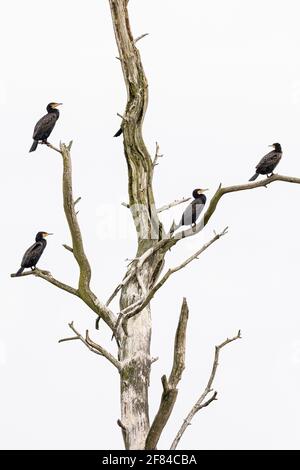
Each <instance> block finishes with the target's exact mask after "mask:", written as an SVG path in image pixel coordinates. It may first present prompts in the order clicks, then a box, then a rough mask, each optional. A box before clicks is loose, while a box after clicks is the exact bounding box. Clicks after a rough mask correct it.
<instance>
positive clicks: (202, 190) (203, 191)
mask: <svg viewBox="0 0 300 470" xmlns="http://www.w3.org/2000/svg"><path fill="white" fill-rule="evenodd" d="M200 191H201V193H205V191H208V188H205V189H200Z"/></svg>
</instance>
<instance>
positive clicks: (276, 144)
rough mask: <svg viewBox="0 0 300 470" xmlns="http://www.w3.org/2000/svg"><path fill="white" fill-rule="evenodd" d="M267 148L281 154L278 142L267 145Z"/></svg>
mask: <svg viewBox="0 0 300 470" xmlns="http://www.w3.org/2000/svg"><path fill="white" fill-rule="evenodd" d="M269 147H272V148H273V149H274V150H278V151H279V152H281V145H280V144H279V143H278V142H276V143H275V144H271V145H269Z"/></svg>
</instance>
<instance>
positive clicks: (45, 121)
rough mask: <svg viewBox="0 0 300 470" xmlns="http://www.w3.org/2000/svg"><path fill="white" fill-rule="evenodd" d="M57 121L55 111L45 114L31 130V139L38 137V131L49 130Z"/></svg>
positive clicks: (44, 131)
mask: <svg viewBox="0 0 300 470" xmlns="http://www.w3.org/2000/svg"><path fill="white" fill-rule="evenodd" d="M56 121H57V115H56V114H55V113H48V114H45V116H43V117H42V118H41V119H40V120H39V121H38V122H37V123H36V125H35V127H34V131H33V139H35V140H38V139H36V137H38V134H39V132H41V131H42V132H43V133H47V132H51V131H52V129H53V127H54V124H55V123H56Z"/></svg>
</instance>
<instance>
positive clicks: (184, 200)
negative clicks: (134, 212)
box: [157, 197, 191, 213]
mask: <svg viewBox="0 0 300 470" xmlns="http://www.w3.org/2000/svg"><path fill="white" fill-rule="evenodd" d="M190 199H191V198H190V197H183V198H182V199H175V201H173V202H170V203H169V204H165V205H164V206H162V207H159V208H158V209H157V212H158V213H160V212H163V211H167V210H168V209H170V208H171V207H174V206H178V205H179V204H184V203H185V202H188V201H189V200H190Z"/></svg>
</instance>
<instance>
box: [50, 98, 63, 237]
mask: <svg viewBox="0 0 300 470" xmlns="http://www.w3.org/2000/svg"><path fill="white" fill-rule="evenodd" d="M61 105H62V103H53V104H52V108H57V107H58V106H61ZM49 235H52V234H49Z"/></svg>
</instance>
